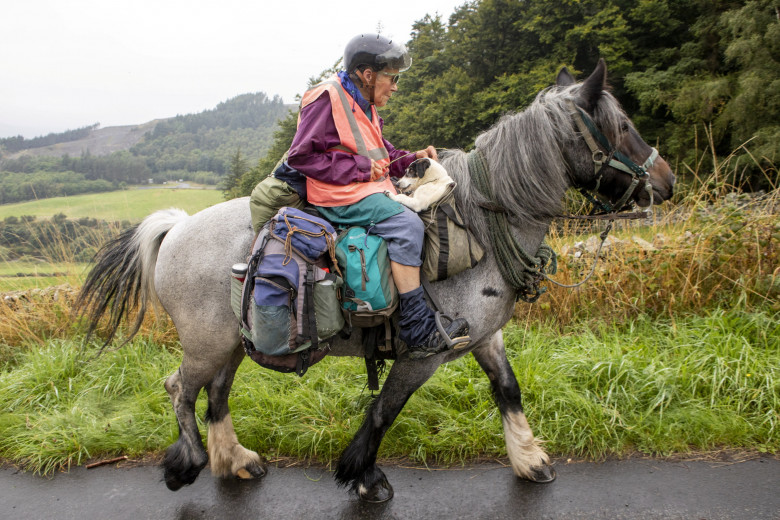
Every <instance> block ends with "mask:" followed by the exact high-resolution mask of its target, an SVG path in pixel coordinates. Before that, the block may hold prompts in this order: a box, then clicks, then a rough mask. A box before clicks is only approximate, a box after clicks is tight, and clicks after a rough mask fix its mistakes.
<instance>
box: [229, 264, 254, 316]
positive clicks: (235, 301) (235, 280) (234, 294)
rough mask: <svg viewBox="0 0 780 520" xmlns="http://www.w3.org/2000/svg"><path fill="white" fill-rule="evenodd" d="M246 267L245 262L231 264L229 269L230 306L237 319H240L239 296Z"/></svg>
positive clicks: (242, 289)
mask: <svg viewBox="0 0 780 520" xmlns="http://www.w3.org/2000/svg"><path fill="white" fill-rule="evenodd" d="M248 267H249V266H248V265H247V264H233V267H231V269H230V306H231V307H232V309H233V314H235V315H236V317H237V318H238V319H241V296H242V293H243V292H244V280H245V279H246V270H247V268H248Z"/></svg>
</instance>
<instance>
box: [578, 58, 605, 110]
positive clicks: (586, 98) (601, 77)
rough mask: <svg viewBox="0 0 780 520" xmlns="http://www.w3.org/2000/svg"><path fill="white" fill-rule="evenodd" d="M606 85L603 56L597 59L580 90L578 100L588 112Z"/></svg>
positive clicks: (597, 100) (599, 97)
mask: <svg viewBox="0 0 780 520" xmlns="http://www.w3.org/2000/svg"><path fill="white" fill-rule="evenodd" d="M606 86H607V64H606V62H605V61H604V58H600V59H599V64H598V65H596V69H595V70H594V71H593V73H592V74H591V75H590V76H588V79H586V80H585V81H584V82H583V83H582V89H581V90H580V100H581V101H582V103H583V104H584V105H585V109H586V110H587V111H588V112H590V111H592V110H593V108H594V107H595V106H596V104H597V103H598V102H599V99H601V94H602V92H604V89H605V88H606Z"/></svg>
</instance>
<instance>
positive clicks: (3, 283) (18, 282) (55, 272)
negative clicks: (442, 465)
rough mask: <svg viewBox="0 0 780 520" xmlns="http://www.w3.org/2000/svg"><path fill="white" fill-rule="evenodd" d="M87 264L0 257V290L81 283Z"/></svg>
mask: <svg viewBox="0 0 780 520" xmlns="http://www.w3.org/2000/svg"><path fill="white" fill-rule="evenodd" d="M87 267H88V265H87V264H81V263H74V262H38V261H32V260H18V261H5V260H3V259H2V258H0V292H8V291H21V290H25V289H43V288H44V287H49V286H51V285H60V284H63V283H68V284H71V285H74V286H78V285H81V282H82V280H83V278H84V274H85V272H86V269H87Z"/></svg>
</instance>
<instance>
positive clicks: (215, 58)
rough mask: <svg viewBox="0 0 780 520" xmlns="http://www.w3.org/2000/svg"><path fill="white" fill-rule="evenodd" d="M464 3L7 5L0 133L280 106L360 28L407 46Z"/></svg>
mask: <svg viewBox="0 0 780 520" xmlns="http://www.w3.org/2000/svg"><path fill="white" fill-rule="evenodd" d="M464 3H465V0H387V1H384V2H368V1H354V0H347V1H331V2H325V1H321V0H320V1H316V0H286V1H285V0H277V1H268V0H219V1H212V0H187V1H182V0H132V1H128V0H11V1H8V2H4V5H3V8H2V17H0V137H8V136H14V135H23V136H24V137H27V138H31V137H35V136H38V135H45V134H47V133H49V132H61V131H64V130H67V129H75V128H79V127H83V126H87V125H91V124H93V123H100V125H101V126H102V127H107V126H116V125H129V124H138V123H144V122H146V121H150V120H152V119H156V118H163V117H172V116H175V115H177V114H189V113H195V112H200V111H202V110H205V109H209V108H214V107H215V106H216V105H217V104H218V103H220V102H222V101H225V100H227V99H230V98H232V97H235V96H237V95H239V94H245V93H249V92H265V93H266V94H268V95H269V96H274V95H279V96H281V97H282V98H283V99H284V101H285V103H293V102H295V95H296V94H300V93H302V92H303V90H304V89H305V87H306V81H307V80H308V78H309V77H311V76H313V75H316V74H318V73H319V72H321V71H322V70H324V69H326V68H328V67H330V66H332V65H333V64H334V63H335V61H336V60H337V59H338V58H339V57H340V56H341V54H342V53H343V50H344V45H345V44H346V42H347V41H348V40H349V39H350V38H351V37H352V36H354V35H356V34H359V33H361V32H376V30H377V28H378V27H381V32H382V34H384V35H386V36H388V37H392V38H397V39H398V40H400V41H402V42H406V41H408V40H409V33H410V32H411V27H412V24H413V23H414V22H415V21H416V20H420V19H422V18H423V17H424V16H425V15H426V14H431V15H434V14H436V13H438V14H440V15H442V18H443V20H444V21H445V23H446V21H447V20H448V19H449V16H450V14H451V13H452V12H453V11H454V9H455V8H456V7H457V6H459V5H462V4H464Z"/></svg>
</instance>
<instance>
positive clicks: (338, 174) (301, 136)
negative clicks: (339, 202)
mask: <svg viewBox="0 0 780 520" xmlns="http://www.w3.org/2000/svg"><path fill="white" fill-rule="evenodd" d="M355 109H356V110H360V107H358V106H357V105H356V106H355ZM379 126H380V128H382V127H383V126H384V121H383V120H382V118H381V117H380V118H379ZM382 141H383V142H384V144H385V148H386V149H387V153H388V154H389V155H390V160H391V161H394V160H395V159H398V158H399V157H401V159H398V161H396V162H394V163H392V164H391V165H390V176H391V177H403V175H404V171H405V170H406V168H408V167H409V165H410V164H412V162H413V161H414V159H415V156H414V154H410V155H407V154H409V152H408V151H406V150H396V149H395V147H394V146H393V145H392V144H390V142H389V141H388V140H387V139H382ZM340 144H341V139H339V134H338V131H337V130H336V124H335V123H334V122H333V116H332V115H331V105H330V97H329V96H328V94H327V93H323V95H321V96H320V97H319V98H317V100H316V101H313V102H312V103H310V104H309V105H307V106H305V107H303V109H302V110H301V114H300V123H299V124H298V131H297V132H296V134H295V138H294V139H293V142H292V146H291V147H290V154H289V156H288V157H287V164H289V165H290V166H291V167H292V168H295V169H296V170H298V171H299V172H301V173H303V174H304V175H306V176H307V177H311V178H313V179H317V180H319V181H322V182H327V183H329V184H339V185H346V184H349V183H351V182H356V181H357V182H366V181H369V180H370V179H371V159H369V158H368V157H363V156H361V155H351V154H347V153H343V152H329V151H327V150H330V149H332V148H334V147H336V146H338V145H340ZM404 155H406V157H403V156H404Z"/></svg>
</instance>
